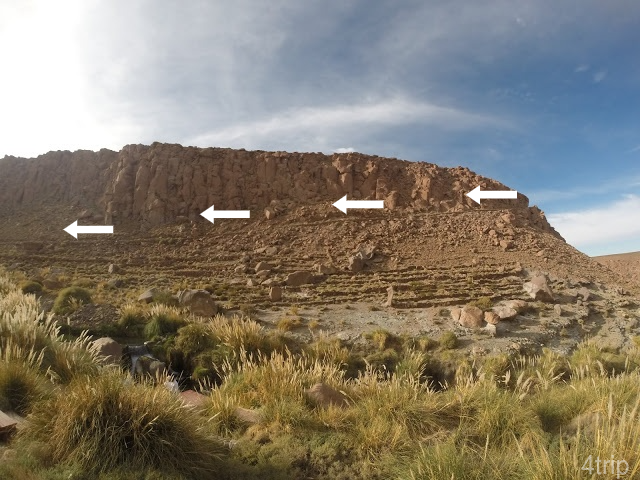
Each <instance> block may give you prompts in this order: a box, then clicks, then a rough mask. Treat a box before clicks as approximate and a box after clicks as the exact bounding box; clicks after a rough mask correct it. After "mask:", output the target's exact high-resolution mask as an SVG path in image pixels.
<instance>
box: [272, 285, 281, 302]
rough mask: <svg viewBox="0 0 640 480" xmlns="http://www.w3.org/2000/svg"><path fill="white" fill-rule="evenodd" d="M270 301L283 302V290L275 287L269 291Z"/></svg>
mask: <svg viewBox="0 0 640 480" xmlns="http://www.w3.org/2000/svg"><path fill="white" fill-rule="evenodd" d="M269 300H271V301H272V302H279V301H280V300H282V288H280V287H279V286H277V285H274V286H273V287H271V288H270V289H269Z"/></svg>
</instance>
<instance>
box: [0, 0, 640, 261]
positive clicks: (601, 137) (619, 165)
mask: <svg viewBox="0 0 640 480" xmlns="http://www.w3.org/2000/svg"><path fill="white" fill-rule="evenodd" d="M638 45H640V2H639V1H637V0H611V1H602V0H528V1H524V0H485V1H482V2H480V1H477V0H457V1H456V0H416V1H413V0H376V1H371V0H323V1H317V0H305V1H300V0H269V1H261V0H231V1H228V0H216V1H212V0H209V1H207V0H190V1H188V2H179V1H177V0H175V1H168V0H136V1H135V2H131V1H129V0H126V1H124V0H102V1H99V0H57V1H55V2H52V1H51V0H2V2H0V62H1V67H0V157H2V156H4V155H14V156H24V157H33V156H37V155H39V154H43V153H46V152H48V151H50V150H77V149H91V150H98V149H100V148H110V149H113V150H119V149H120V148H122V146H124V145H126V144H130V143H143V144H149V143H152V142H154V141H159V142H172V143H174V142H175V143H181V144H183V145H196V146H201V147H207V146H217V147H232V148H245V149H247V150H286V151H298V152H303V151H311V152H325V153H332V152H346V151H358V152H362V153H367V154H375V155H379V156H388V157H397V158H402V159H405V160H412V161H426V162H430V163H436V164H438V165H441V166H449V167H453V166H458V165H462V166H466V167H469V168H470V169H471V170H473V171H475V172H477V173H479V174H481V175H485V176H488V177H491V178H495V179H496V180H499V181H501V182H502V183H504V184H506V185H508V186H509V188H511V189H515V190H518V191H519V192H522V193H523V194H525V195H527V196H528V197H529V199H530V202H531V204H532V205H538V206H539V207H540V208H541V209H542V210H543V211H544V212H545V213H546V215H547V218H548V219H549V221H550V223H551V224H552V225H553V226H554V227H555V228H556V229H557V230H558V231H559V232H560V233H561V234H562V235H563V236H564V238H565V239H566V240H567V241H568V242H569V243H571V244H572V245H574V246H575V247H576V248H578V249H579V250H581V251H583V252H585V253H587V254H589V255H600V254H608V253H620V252H625V251H640V51H639V50H638Z"/></svg>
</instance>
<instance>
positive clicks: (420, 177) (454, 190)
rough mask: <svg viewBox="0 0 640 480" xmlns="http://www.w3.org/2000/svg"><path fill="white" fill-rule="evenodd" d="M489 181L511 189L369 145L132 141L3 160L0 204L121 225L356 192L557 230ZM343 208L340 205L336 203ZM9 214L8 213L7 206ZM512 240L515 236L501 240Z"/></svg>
mask: <svg viewBox="0 0 640 480" xmlns="http://www.w3.org/2000/svg"><path fill="white" fill-rule="evenodd" d="M478 185H480V186H481V187H482V188H483V189H487V190H492V189H496V190H500V189H504V188H506V187H505V186H504V185H502V184H501V183H499V182H497V181H495V180H491V179H487V178H484V177H481V176H479V175H477V174H475V173H473V172H471V171H470V170H469V169H467V168H463V167H456V168H443V167H439V166H437V165H434V164H430V163H425V162H408V161H403V160H398V159H395V158H381V157H377V156H373V155H363V154H360V153H340V154H338V153H336V154H333V155H324V154H321V153H287V152H264V151H246V150H232V149H226V148H196V147H182V146H181V145H175V144H161V143H154V144H152V145H150V146H147V145H127V146H125V147H124V148H123V149H122V150H121V151H120V152H113V151H110V150H104V149H103V150H100V151H99V152H91V151H84V150H82V151H76V152H68V151H64V152H60V151H58V152H49V153H47V154H45V155H41V156H39V157H38V158H35V159H23V158H16V157H4V158H3V159H1V160H0V205H3V207H4V209H5V211H4V213H11V211H12V210H15V209H16V208H25V207H37V206H38V205H42V204H44V203H45V202H46V203H48V204H64V205H67V206H73V207H74V208H77V210H78V214H77V215H78V217H80V216H84V217H86V218H91V219H93V220H94V221H95V220H96V219H104V221H106V222H108V223H112V224H119V223H126V222H129V221H130V222H136V224H139V225H141V226H155V225H161V224H164V223H171V222H178V221H184V219H191V220H197V219H198V218H199V214H200V212H202V211H204V210H205V209H207V208H208V207H210V206H211V205H215V207H216V208H220V209H249V210H251V211H255V212H256V213H255V215H256V217H259V216H260V212H262V211H267V212H271V213H268V214H267V215H266V216H267V218H273V216H275V215H276V214H280V213H282V212H285V211H286V210H287V208H293V207H298V206H303V205H312V204H313V205H316V204H319V203H325V204H327V205H328V206H330V204H331V203H333V202H335V201H336V200H337V199H339V198H340V197H342V196H343V195H345V194H346V195H348V197H349V199H379V200H384V201H385V208H386V209H388V210H395V209H402V208H410V209H413V210H422V211H428V212H457V211H464V210H471V209H485V208H487V206H489V208H492V209H496V208H507V209H511V210H512V211H513V212H517V213H516V214H511V215H510V216H509V218H507V219H505V220H504V221H503V223H505V224H507V223H512V224H514V225H522V224H525V225H531V226H534V227H537V228H539V229H542V230H544V231H547V232H551V233H554V234H555V235H557V233H555V231H554V230H553V229H552V228H551V227H550V225H549V224H548V223H547V221H546V219H545V217H544V214H543V213H542V212H541V211H540V210H539V209H537V208H536V207H531V208H529V201H528V199H527V197H525V196H524V195H521V194H519V195H518V199H517V200H515V201H514V200H492V201H489V202H483V205H482V206H478V205H477V204H476V203H475V202H473V201H472V200H471V199H470V198H468V197H466V196H465V193H466V192H469V191H471V190H472V189H473V188H475V187H476V186H478ZM336 212H337V211H336ZM0 213H2V212H0ZM496 241H497V242H498V244H499V243H500V241H507V242H508V241H509V239H508V238H502V239H496Z"/></svg>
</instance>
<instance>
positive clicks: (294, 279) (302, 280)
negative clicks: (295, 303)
mask: <svg viewBox="0 0 640 480" xmlns="http://www.w3.org/2000/svg"><path fill="white" fill-rule="evenodd" d="M313 282H314V277H313V273H311V272H307V271H302V270H301V271H298V272H293V273H290V274H289V275H287V278H286V279H285V283H286V284H287V285H288V286H290V287H299V286H300V285H306V284H309V283H313Z"/></svg>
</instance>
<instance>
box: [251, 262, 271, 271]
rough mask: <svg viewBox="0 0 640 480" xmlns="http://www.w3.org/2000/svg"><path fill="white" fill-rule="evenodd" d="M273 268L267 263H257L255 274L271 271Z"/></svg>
mask: <svg viewBox="0 0 640 480" xmlns="http://www.w3.org/2000/svg"><path fill="white" fill-rule="evenodd" d="M272 269H273V267H272V266H271V265H270V264H269V263H267V262H258V264H257V265H256V268H255V272H256V273H257V272H261V271H263V270H272Z"/></svg>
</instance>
